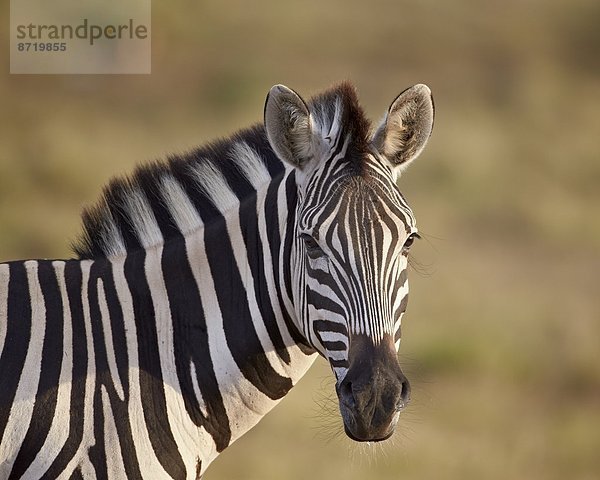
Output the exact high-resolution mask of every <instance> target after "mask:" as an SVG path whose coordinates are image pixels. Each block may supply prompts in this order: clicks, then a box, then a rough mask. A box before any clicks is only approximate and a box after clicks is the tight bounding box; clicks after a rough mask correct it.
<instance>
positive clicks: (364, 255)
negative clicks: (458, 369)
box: [0, 82, 434, 479]
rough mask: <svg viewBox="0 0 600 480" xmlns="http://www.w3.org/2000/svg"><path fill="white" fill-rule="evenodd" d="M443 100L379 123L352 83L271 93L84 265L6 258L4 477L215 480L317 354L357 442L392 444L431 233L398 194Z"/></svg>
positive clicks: (143, 203)
mask: <svg viewBox="0 0 600 480" xmlns="http://www.w3.org/2000/svg"><path fill="white" fill-rule="evenodd" d="M433 119H434V108H433V101H432V96H431V91H430V89H429V88H428V87H427V86H425V85H415V86H413V87H411V88H409V89H407V90H405V91H404V92H402V93H401V94H400V95H399V96H398V97H397V98H396V99H395V100H394V101H393V102H392V104H391V106H390V107H389V109H388V111H387V113H386V114H385V116H384V118H383V120H382V121H381V123H380V124H379V125H378V126H377V127H376V128H374V129H372V128H371V124H370V122H369V121H368V120H367V119H366V116H365V114H364V112H363V110H362V108H361V107H360V105H359V103H358V99H357V94H356V91H355V89H354V87H353V86H352V85H351V84H350V83H349V82H343V83H341V84H338V85H336V86H334V87H332V88H330V89H329V90H326V91H325V92H323V93H321V94H319V95H317V96H315V97H313V98H312V99H311V100H310V101H308V102H305V101H304V100H303V99H302V98H301V97H300V96H299V95H298V94H297V93H296V92H294V91H293V90H291V89H289V88H287V87H285V86H283V85H276V86H274V87H272V88H271V90H270V91H269V93H268V96H267V99H266V103H265V109H264V124H263V125H257V126H254V127H251V128H248V129H246V130H242V131H239V132H238V133H236V134H234V135H233V136H231V137H230V138H228V139H225V140H219V141H216V142H214V143H211V144H208V145H206V146H203V147H199V148H197V149H195V150H192V151H190V152H188V153H185V154H181V155H174V156H170V157H168V158H167V159H165V160H163V161H157V162H154V163H150V164H147V165H144V166H141V167H138V168H137V169H136V170H135V171H134V172H133V174H131V175H130V176H128V177H123V178H117V179H114V180H112V181H111V182H110V183H109V185H108V186H106V187H105V189H104V190H103V194H102V195H101V198H100V200H99V201H98V202H97V203H96V204H95V205H93V206H91V207H89V208H87V209H85V210H84V212H83V214H82V223H83V228H82V230H83V233H82V234H81V235H80V237H79V238H78V240H77V241H76V242H75V243H74V247H73V248H74V258H72V259H68V260H28V261H15V262H9V263H3V264H0V478H2V479H4V478H11V479H12V478H15V479H17V478H22V479H34V478H52V479H53V478H60V479H67V478H75V479H76V478H86V479H87V478H132V479H135V478H143V479H149V478H152V479H162V478H174V479H193V478H201V477H202V475H203V474H204V472H205V471H206V469H207V467H208V466H209V464H210V463H211V462H212V461H213V460H214V459H215V458H216V457H217V456H218V455H219V453H221V452H222V451H223V450H224V449H225V448H227V447H228V446H229V445H230V444H231V443H233V442H234V441H235V440H236V439H238V438H239V437H240V436H241V435H243V434H244V433H245V432H247V431H248V430H249V429H250V428H252V427H253V426H254V425H255V424H256V423H257V422H258V421H259V420H260V419H261V418H262V417H263V416H264V415H265V414H267V413H268V412H269V411H270V410H271V409H272V408H273V407H274V406H275V405H276V404H277V403H278V402H279V401H280V400H281V399H282V398H283V397H284V396H285V395H286V393H287V392H288V391H289V390H290V389H291V388H292V387H293V386H294V385H295V384H296V383H297V382H298V380H299V379H300V378H301V377H302V376H303V375H304V374H305V373H306V371H307V370H308V368H309V367H310V366H311V364H312V363H313V362H314V360H315V358H317V357H318V356H322V357H324V358H325V359H326V360H327V361H328V362H329V364H330V366H331V370H332V372H333V375H334V377H335V390H336V392H337V396H338V399H339V410H340V413H341V417H342V422H343V425H344V429H345V432H346V434H347V435H348V436H349V437H350V438H351V439H353V440H356V441H362V442H376V441H382V440H385V439H387V438H388V437H390V436H391V435H392V434H393V432H394V430H395V427H396V424H397V423H398V419H399V415H400V412H401V411H402V410H403V409H404V408H405V407H406V405H407V403H408V401H409V397H410V386H409V383H408V380H407V379H406V377H405V376H404V374H403V373H402V370H401V368H400V365H399V361H398V357H397V351H398V348H399V345H400V332H401V328H400V326H401V319H402V316H403V314H404V312H405V310H406V305H407V298H408V282H407V264H408V260H407V255H408V250H409V248H410V246H411V244H412V243H413V241H414V240H415V239H417V238H419V234H418V230H417V227H416V221H415V217H414V215H413V213H412V210H411V208H410V207H409V206H408V203H407V202H406V200H405V198H404V197H403V196H402V194H401V193H400V191H399V189H398V187H397V180H398V178H399V177H400V175H401V173H402V172H403V171H404V170H405V168H406V167H407V166H408V165H409V164H410V163H411V162H412V161H413V160H414V159H415V158H417V157H418V156H419V154H420V153H421V151H422V150H423V148H424V146H425V144H426V143H427V140H428V138H429V136H430V133H431V130H432V127H433Z"/></svg>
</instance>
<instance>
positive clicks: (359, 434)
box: [340, 407, 400, 442]
mask: <svg viewBox="0 0 600 480" xmlns="http://www.w3.org/2000/svg"><path fill="white" fill-rule="evenodd" d="M344 410H345V411H344ZM340 411H341V413H342V418H343V419H344V431H345V432H346V435H348V438H350V439H352V440H354V441H356V442H383V441H385V440H387V439H389V438H390V437H391V436H392V435H393V434H394V432H395V431H396V426H397V424H398V419H399V418H400V412H396V413H395V414H394V416H393V417H392V419H391V420H390V422H389V424H388V425H387V427H385V426H384V427H373V426H372V425H367V424H366V423H365V422H364V421H363V420H362V419H360V417H357V416H356V415H355V414H353V413H351V412H349V411H348V410H347V409H344V408H342V407H340Z"/></svg>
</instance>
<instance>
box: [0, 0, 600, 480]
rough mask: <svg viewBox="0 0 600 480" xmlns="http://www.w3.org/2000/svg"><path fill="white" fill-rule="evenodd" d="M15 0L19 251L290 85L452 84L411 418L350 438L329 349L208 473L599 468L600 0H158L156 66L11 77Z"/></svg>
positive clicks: (390, 474)
mask: <svg viewBox="0 0 600 480" xmlns="http://www.w3.org/2000/svg"><path fill="white" fill-rule="evenodd" d="M0 8H1V11H2V16H3V18H4V19H5V22H6V25H5V28H4V29H3V30H2V32H1V33H0V44H1V45H0V57H1V58H2V59H3V60H4V62H3V65H4V69H3V73H2V74H0V261H5V260H10V259H18V258H26V257H62V256H67V255H69V247H68V245H69V241H70V240H72V239H73V238H74V237H75V236H76V235H77V232H78V229H79V219H78V213H79V211H80V209H81V207H82V206H83V205H84V204H86V203H89V202H91V201H93V200H94V199H95V198H96V197H97V196H98V193H99V190H100V188H101V186H102V185H103V184H104V183H106V182H107V180H108V179H109V178H110V177H111V176H113V175H115V174H119V173H123V172H128V171H130V170H131V169H132V167H133V166H134V165H135V164H136V163H138V162H141V161H144V160H151V159H155V158H158V157H161V156H164V155H165V154H166V153H168V152H177V151H183V150H185V149H188V148H190V147H192V146H194V145H197V144H201V143H203V142H205V141H208V140H210V139H213V138H215V137H217V136H225V135H227V134H229V133H231V132H233V131H235V130H236V129H238V128H240V127H243V126H246V125H248V124H250V123H253V122H255V121H260V120H261V117H262V108H263V102H264V98H265V95H266V93H267V91H268V89H269V88H270V87H271V85H273V84H275V83H284V84H286V85H288V86H290V87H292V88H294V89H296V90H297V91H299V92H301V93H302V94H304V95H306V96H309V95H310V94H312V93H317V92H319V91H320V90H322V89H324V88H326V87H328V86H330V85H331V84H332V83H334V82H336V81H339V80H342V79H350V80H352V81H353V82H354V83H355V84H356V86H357V88H358V91H359V95H360V97H361V100H362V102H363V104H364V106H365V108H366V110H367V112H368V113H369V115H370V116H371V117H372V118H373V120H377V119H379V118H380V117H381V116H382V115H383V113H384V112H385V110H386V109H387V107H388V105H389V103H390V102H391V101H392V100H393V98H394V97H395V96H396V94H398V93H399V92H400V91H401V90H403V89H404V88H406V87H408V86H410V85H412V84H414V83H421V82H422V83H427V84H428V85H429V86H430V87H431V89H432V90H433V93H434V97H435V103H436V107H437V111H436V113H437V115H436V124H435V127H434V132H433V136H432V138H431V141H430V144H429V146H428V148H427V149H426V151H425V152H424V153H423V155H422V157H421V158H419V160H418V161H417V162H416V163H415V164H414V165H413V166H412V167H411V168H410V170H409V171H408V172H407V173H406V175H405V177H404V178H403V179H402V189H403V191H404V193H405V194H406V196H407V197H408V199H409V201H410V202H411V204H412V206H413V208H414V211H415V212H416V214H417V218H418V221H419V226H420V229H421V231H422V232H423V233H424V234H425V235H424V237H425V240H424V241H421V242H419V243H418V244H417V245H416V246H415V247H414V250H413V251H414V263H415V268H414V269H413V271H412V272H411V274H410V280H411V301H410V302H409V309H408V313H407V315H406V316H405V321H404V328H403V334H404V335H403V344H402V348H401V361H402V364H403V365H404V368H405V370H406V371H407V372H408V374H409V377H410V379H411V380H412V385H413V392H414V394H413V402H412V403H411V406H410V408H409V410H408V411H407V412H406V414H405V415H403V417H402V421H401V424H400V427H399V432H398V433H397V434H396V435H395V437H394V438H393V440H392V441H391V442H388V443H386V444H384V445H374V446H365V445H363V446H358V445H356V444H352V443H351V442H350V441H349V440H347V439H345V438H343V436H342V435H340V431H341V430H340V420H339V418H338V417H337V413H336V411H335V410H336V408H335V404H334V403H333V401H332V400H331V398H332V397H331V395H332V393H333V386H332V381H331V379H330V377H331V375H330V373H329V372H328V369H327V367H326V365H324V362H323V361H317V364H316V365H315V367H314V368H313V369H312V370H311V372H310V373H309V374H308V375H307V377H306V378H305V379H304V380H302V381H301V382H300V384H299V385H298V386H297V387H296V388H295V389H294V390H293V391H292V393H290V395H289V396H288V398H286V399H285V400H284V401H283V403H282V404H281V405H280V406H279V407H278V408H277V409H276V410H275V411H274V412H273V413H272V414H270V415H268V416H267V417H266V418H265V420H264V421H263V422H262V423H260V424H259V426H258V427H256V428H255V429H254V430H253V431H251V432H250V433H249V434H248V435H246V436H245V437H243V438H242V439H241V440H239V442H237V443H236V444H235V445H234V446H232V447H231V448H230V449H229V450H227V451H226V452H225V453H224V454H223V455H222V456H221V457H220V458H219V459H218V460H217V461H216V462H215V463H214V464H213V466H212V467H211V468H210V469H209V472H208V474H207V476H206V477H207V478H221V479H279V478H286V479H307V478H309V479H320V478H329V477H330V476H332V477H333V478H345V479H347V480H352V479H365V478H369V479H371V478H373V479H375V478H377V479H398V478H403V479H432V478H440V479H461V480H466V479H496V478H498V479H500V478H502V479H507V478H508V479H532V480H536V479H561V480H563V479H582V480H583V479H596V478H599V477H600V353H599V352H600V298H599V297H600V295H599V294H600V285H599V284H600V221H599V220H600V217H599V213H600V208H599V207H600V155H599V154H600V121H599V116H600V108H599V107H600V76H599V74H600V28H599V27H598V26H599V25H600V4H599V3H598V2H597V1H594V0H545V1H542V0H526V1H525V0H521V1H518V0H505V1H497V0H495V1H487V2H478V1H474V0H459V1H454V2H441V1H433V0H422V1H411V2H408V1H393V0H374V1H369V2H367V1H364V0H363V1H360V2H359V1H356V0H332V1H327V2H326V1H323V0H321V1H315V0H305V1H301V2H300V1H287V2H284V1H274V0H258V1H255V2H243V1H241V0H233V1H221V2H217V1H215V0H208V1H200V2H189V1H184V0H172V1H170V2H158V1H154V2H153V5H152V8H153V19H152V72H153V73H152V74H151V75H148V76H143V75H142V76H110V75H96V76H85V75H84V76H43V75H30V76H16V75H13V76H11V75H9V74H8V48H9V47H8V29H7V26H8V25H7V24H8V2H3V3H2V7H0Z"/></svg>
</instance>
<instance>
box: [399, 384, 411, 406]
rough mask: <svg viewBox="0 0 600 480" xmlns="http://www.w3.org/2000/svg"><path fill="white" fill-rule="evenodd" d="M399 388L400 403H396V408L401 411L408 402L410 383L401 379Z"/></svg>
mask: <svg viewBox="0 0 600 480" xmlns="http://www.w3.org/2000/svg"><path fill="white" fill-rule="evenodd" d="M400 388H401V390H400V401H399V402H398V408H399V409H402V408H404V407H406V405H407V404H408V402H409V401H410V383H409V381H408V380H407V379H406V378H403V379H402V383H401V384H400Z"/></svg>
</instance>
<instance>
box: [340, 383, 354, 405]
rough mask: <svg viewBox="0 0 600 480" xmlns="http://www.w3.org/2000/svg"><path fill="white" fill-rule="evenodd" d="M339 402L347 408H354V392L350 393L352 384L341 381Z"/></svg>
mask: <svg viewBox="0 0 600 480" xmlns="http://www.w3.org/2000/svg"><path fill="white" fill-rule="evenodd" d="M340 400H341V401H342V403H343V404H344V405H345V406H346V407H348V408H354V407H355V406H356V400H355V398H354V392H353V391H352V382H350V381H346V380H343V381H342V383H341V384H340Z"/></svg>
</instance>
